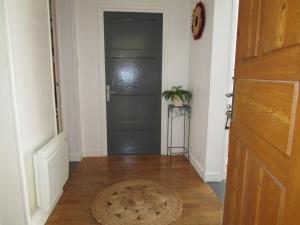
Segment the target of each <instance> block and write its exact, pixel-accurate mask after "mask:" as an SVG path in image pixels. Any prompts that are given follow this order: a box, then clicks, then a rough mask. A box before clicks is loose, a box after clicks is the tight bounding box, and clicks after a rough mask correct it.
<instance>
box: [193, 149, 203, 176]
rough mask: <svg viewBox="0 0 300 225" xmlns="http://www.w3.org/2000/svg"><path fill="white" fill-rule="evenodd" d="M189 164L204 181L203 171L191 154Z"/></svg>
mask: <svg viewBox="0 0 300 225" xmlns="http://www.w3.org/2000/svg"><path fill="white" fill-rule="evenodd" d="M190 162H191V164H192V166H193V167H194V169H195V170H196V172H197V173H198V175H199V176H200V177H201V178H202V180H204V181H205V170H204V168H203V166H201V165H200V163H199V162H198V160H197V159H196V157H195V156H194V155H193V154H192V153H190Z"/></svg>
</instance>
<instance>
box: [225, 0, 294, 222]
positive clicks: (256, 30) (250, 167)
mask: <svg viewBox="0 0 300 225" xmlns="http://www.w3.org/2000/svg"><path fill="white" fill-rule="evenodd" d="M299 43H300V1H299V0H240V11H239V25H238V41H237V58H236V67H235V97H234V113H233V120H232V122H231V130H230V145H229V165H228V179H227V190H226V199H225V212H224V223H223V224H224V225H298V224H300V101H299V81H300V45H299Z"/></svg>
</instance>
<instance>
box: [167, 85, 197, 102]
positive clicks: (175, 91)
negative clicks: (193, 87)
mask: <svg viewBox="0 0 300 225" xmlns="http://www.w3.org/2000/svg"><path fill="white" fill-rule="evenodd" d="M162 96H163V97H164V98H165V99H166V100H169V99H171V100H172V102H173V105H174V106H182V105H183V104H184V103H185V102H189V101H190V100H191V98H192V92H190V91H188V90H184V89H182V87H181V86H173V87H172V89H171V90H166V91H164V92H163V93H162Z"/></svg>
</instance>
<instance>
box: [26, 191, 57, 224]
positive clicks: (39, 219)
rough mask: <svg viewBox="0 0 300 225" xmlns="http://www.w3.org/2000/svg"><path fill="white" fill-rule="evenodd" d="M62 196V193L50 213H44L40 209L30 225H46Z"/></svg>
mask: <svg viewBox="0 0 300 225" xmlns="http://www.w3.org/2000/svg"><path fill="white" fill-rule="evenodd" d="M62 194H63V192H61V194H60V195H59V198H57V200H56V201H55V202H54V204H53V205H52V206H51V208H50V210H49V212H43V211H42V209H38V210H37V211H36V212H35V213H34V215H33V216H32V218H31V221H30V225H45V224H46V222H47V220H48V218H49V216H50V215H51V213H52V211H53V209H54V207H55V206H56V204H57V202H58V200H59V199H60V197H61V195H62Z"/></svg>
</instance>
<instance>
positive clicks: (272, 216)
mask: <svg viewBox="0 0 300 225" xmlns="http://www.w3.org/2000/svg"><path fill="white" fill-rule="evenodd" d="M285 190H286V187H285V186H284V185H283V184H282V183H280V182H279V181H278V180H277V179H276V178H275V177H274V176H272V175H271V174H270V173H269V171H267V170H266V168H264V170H263V175H262V181H261V191H260V196H259V205H258V207H257V208H258V209H259V210H258V211H259V215H258V224H259V225H282V223H283V217H282V216H283V209H284V201H285Z"/></svg>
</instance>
